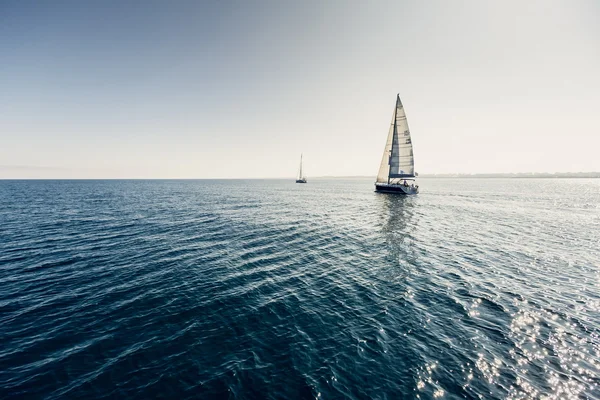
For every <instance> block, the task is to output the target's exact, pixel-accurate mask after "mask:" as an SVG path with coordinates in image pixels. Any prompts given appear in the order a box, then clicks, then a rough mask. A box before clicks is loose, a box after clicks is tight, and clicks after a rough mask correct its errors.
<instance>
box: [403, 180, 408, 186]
mask: <svg viewBox="0 0 600 400" xmlns="http://www.w3.org/2000/svg"><path fill="white" fill-rule="evenodd" d="M404 187H408V183H406V179H405V180H404Z"/></svg>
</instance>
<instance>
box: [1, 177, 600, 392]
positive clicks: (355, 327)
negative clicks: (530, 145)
mask: <svg viewBox="0 0 600 400" xmlns="http://www.w3.org/2000/svg"><path fill="white" fill-rule="evenodd" d="M419 184H420V188H421V193H420V194H419V195H418V196H412V197H399V196H397V195H389V194H381V193H375V192H374V191H373V189H374V188H373V182H372V179H312V180H309V183H308V184H306V185H297V184H295V183H294V181H293V180H155V181H153V180H129V181H128V180H104V181H102V180H99V181H68V180H65V181H61V180H57V181H0V398H2V399H66V398H68V399H114V398H118V399H150V398H165V399H192V398H202V399H209V398H224V399H282V398H299V399H340V398H347V399H369V398H375V399H399V398H420V399H431V398H440V399H463V398H467V399H541V398H547V399H600V386H599V385H600V250H599V249H600V180H594V179H564V180H561V179H512V180H511V179H433V178H424V179H421V180H420V181H419Z"/></svg>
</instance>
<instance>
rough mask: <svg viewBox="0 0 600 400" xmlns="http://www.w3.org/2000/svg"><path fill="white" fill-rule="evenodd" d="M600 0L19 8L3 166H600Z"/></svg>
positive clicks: (33, 174) (113, 170)
mask: <svg viewBox="0 0 600 400" xmlns="http://www.w3.org/2000/svg"><path fill="white" fill-rule="evenodd" d="M599 21H600V2H598V1H597V0H575V1H570V0H564V1H563V0H530V1H525V2H524V1H520V0H506V1H501V2H500V1H481V0H472V1H469V0H465V1H452V2H450V1H445V0H439V1H436V0H425V1H417V0H414V1H404V0H394V1H383V0H381V1H372V2H363V1H358V0H347V1H333V0H325V1H315V0H307V1H288V0H283V1H267V0H264V1H262V0H261V1H250V0H248V1H209V0H206V1H152V0H149V1H108V0H107V1H61V0H57V1H46V2H34V1H27V0H25V1H2V0H0V178H279V177H281V178H284V177H293V176H295V174H296V172H297V170H298V163H299V159H300V154H301V153H303V154H304V170H305V172H306V175H307V176H308V177H309V178H310V177H311V176H312V177H316V176H355V175H361V176H373V177H374V176H375V175H376V174H377V170H378V168H379V163H380V160H381V156H382V152H383V148H384V146H385V141H386V137H387V131H388V127H389V122H390V120H391V117H392V113H393V109H394V104H395V97H396V94H397V93H399V94H400V97H401V99H402V102H403V104H404V107H405V110H406V113H407V117H408V123H409V126H410V130H411V134H412V142H413V144H414V154H415V169H416V171H417V172H419V173H421V174H428V173H494V172H497V173H504V172H578V171H587V172H589V171H600V122H599V121H600V112H599V109H600V22H599Z"/></svg>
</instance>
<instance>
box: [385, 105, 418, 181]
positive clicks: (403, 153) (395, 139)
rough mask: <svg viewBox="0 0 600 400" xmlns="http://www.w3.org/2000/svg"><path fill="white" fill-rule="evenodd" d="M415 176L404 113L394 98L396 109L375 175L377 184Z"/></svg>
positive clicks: (410, 142) (410, 143)
mask: <svg viewBox="0 0 600 400" xmlns="http://www.w3.org/2000/svg"><path fill="white" fill-rule="evenodd" d="M414 176H415V160H414V157H413V148H412V141H411V138H410V131H409V130H408V122H407V121H406V113H405V112H404V107H403V106H402V102H401V101H400V95H398V96H397V98H396V107H395V108H394V115H393V117H392V123H391V125H390V131H389V133H388V137H387V141H386V143H385V149H384V151H383V157H382V158H381V165H380V167H379V172H378V173H377V182H381V183H390V181H391V180H392V179H394V178H412V177H414Z"/></svg>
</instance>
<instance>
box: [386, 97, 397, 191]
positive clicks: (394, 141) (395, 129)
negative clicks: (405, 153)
mask: <svg viewBox="0 0 600 400" xmlns="http://www.w3.org/2000/svg"><path fill="white" fill-rule="evenodd" d="M399 99H400V93H398V94H397V95H396V107H395V108H394V131H393V134H392V148H391V149H390V158H389V161H388V164H389V165H390V166H391V165H392V157H393V156H394V144H395V143H396V140H397V136H398V134H397V130H398V126H397V125H396V122H397V121H396V116H397V115H398V100H399ZM391 173H392V169H391V168H390V169H389V170H388V184H389V183H390V175H391Z"/></svg>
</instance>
